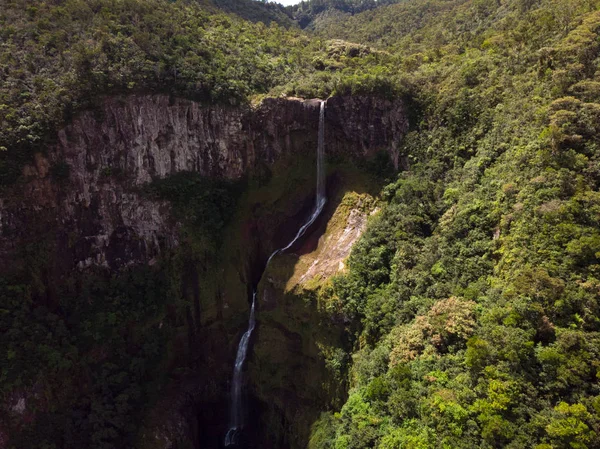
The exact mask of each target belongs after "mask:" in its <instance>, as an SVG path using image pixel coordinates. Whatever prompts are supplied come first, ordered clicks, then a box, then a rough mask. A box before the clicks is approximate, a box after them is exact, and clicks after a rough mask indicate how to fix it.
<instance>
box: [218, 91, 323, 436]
mask: <svg viewBox="0 0 600 449" xmlns="http://www.w3.org/2000/svg"><path fill="white" fill-rule="evenodd" d="M325 104H326V101H321V105H320V109H319V136H318V141H317V190H316V201H315V208H314V209H313V211H312V213H311V215H310V217H309V218H308V220H307V221H306V223H304V224H303V225H302V226H301V227H300V229H298V232H297V233H296V236H295V237H294V238H293V239H292V241H291V242H290V243H289V244H287V245H286V246H284V247H283V248H279V249H276V250H275V251H273V252H272V253H271V255H270V256H269V258H268V259H267V263H266V264H265V268H264V270H266V269H267V267H268V266H269V263H270V262H271V259H273V257H275V256H276V255H277V254H280V253H283V252H285V251H287V250H288V249H290V248H291V247H292V246H293V245H294V243H296V242H297V241H298V239H300V237H302V236H303V235H304V233H305V232H306V230H307V229H308V228H309V227H310V226H311V225H312V224H313V223H314V222H315V220H316V219H317V217H318V216H319V215H320V214H321V212H322V211H323V208H324V207H325V203H326V202H327V197H326V195H325V161H324V159H325ZM264 270H263V273H264ZM255 310H256V289H255V290H254V291H253V293H252V306H251V307H250V318H249V320H248V329H247V330H246V332H245V333H244V335H243V336H242V339H241V340H240V343H239V345H238V350H237V355H236V358H235V365H234V368H233V380H232V384H231V408H230V410H231V411H230V417H229V430H228V431H227V434H226V435H225V447H232V446H237V445H238V444H239V437H240V434H241V432H242V429H243V427H244V413H243V407H242V405H243V404H242V381H243V371H242V370H243V367H244V362H245V361H246V356H247V353H248V344H249V342H250V337H251V336H252V331H253V330H254V327H255V326H256V316H255Z"/></svg>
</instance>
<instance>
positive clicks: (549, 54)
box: [310, 1, 600, 449]
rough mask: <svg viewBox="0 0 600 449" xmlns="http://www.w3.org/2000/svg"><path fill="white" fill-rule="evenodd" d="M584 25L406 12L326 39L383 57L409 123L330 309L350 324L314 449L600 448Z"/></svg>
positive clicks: (592, 127) (550, 15) (362, 18)
mask: <svg viewBox="0 0 600 449" xmlns="http://www.w3.org/2000/svg"><path fill="white" fill-rule="evenodd" d="M595 8H596V6H595V5H593V4H590V3H585V2H581V3H580V2H569V3H568V4H567V3H566V2H539V3H535V2H530V3H522V2H514V3H499V2H470V1H467V2H464V1H461V2H410V3H403V4H398V5H392V6H387V7H384V8H380V9H376V10H373V11H368V12H364V13H361V14H358V15H354V16H353V17H347V18H344V19H343V20H341V21H337V22H336V21H332V22H330V23H328V25H327V26H326V27H323V28H321V29H320V30H319V33H320V35H321V36H325V37H327V38H340V39H349V40H353V41H355V42H359V43H361V44H365V45H370V46H374V47H377V48H379V49H381V50H384V51H387V52H390V53H391V54H392V55H393V56H392V57H393V58H394V60H395V61H396V64H397V65H396V67H397V73H398V74H397V75H396V76H397V77H398V79H399V80H401V82H404V83H407V84H408V85H411V86H414V90H412V92H413V93H415V94H416V96H415V97H416V99H417V101H416V103H417V104H419V105H420V108H419V110H420V123H419V124H418V126H417V127H416V128H415V130H414V132H412V133H411V134H410V135H409V136H408V138H407V139H406V140H405V141H404V145H403V146H402V147H401V150H400V153H401V154H402V155H405V156H406V157H408V160H409V161H410V169H409V170H408V171H406V172H404V173H402V174H401V175H400V176H399V178H398V180H397V181H396V182H394V183H392V184H390V185H389V186H388V187H386V188H385V189H384V197H385V198H387V200H388V204H387V206H385V207H384V208H383V210H382V212H381V214H379V215H378V218H377V219H376V220H375V222H374V223H372V225H371V226H370V227H369V229H368V231H367V233H366V235H365V237H364V238H363V240H362V241H361V242H360V243H359V244H358V246H357V247H356V248H355V250H354V251H353V254H352V256H351V257H350V260H349V262H348V267H349V272H348V274H346V275H345V276H341V277H338V278H336V279H335V280H334V282H333V289H332V290H330V291H324V292H323V294H324V298H323V299H322V300H323V301H331V302H332V303H333V304H337V305H338V307H339V311H340V313H341V314H344V315H345V316H346V317H347V319H348V320H349V321H351V322H352V323H353V324H355V325H356V322H357V321H360V326H357V328H356V330H355V333H354V335H355V337H356V340H355V347H354V351H353V353H352V366H351V368H350V370H349V376H350V381H351V389H350V396H349V399H348V401H347V402H346V404H345V405H344V406H343V407H342V408H341V410H340V411H339V413H335V414H326V415H323V417H322V418H321V420H320V421H319V422H318V423H317V424H316V425H315V427H314V430H313V438H312V439H311V444H310V447H314V448H317V447H319V448H321V447H323V448H325V447H336V448H341V447H343V448H364V447H379V448H386V449H387V448H395V447H398V448H400V447H452V448H459V447H464V448H473V447H515V448H517V447H519V448H520V447H537V448H551V447H552V448H562V447H582V448H583V447H590V448H591V447H596V446H598V445H599V444H600V440H599V436H600V433H599V431H600V421H599V418H598V413H599V411H600V407H599V404H600V402H599V400H600V396H598V395H599V393H600V390H599V386H598V381H597V375H598V371H597V370H598V368H597V363H598V354H599V352H598V351H599V350H600V346H599V340H598V338H599V336H600V334H599V333H598V331H600V328H599V322H598V307H599V302H598V301H599V300H600V297H599V292H598V290H597V288H596V286H597V283H598V262H599V259H598V257H599V256H600V253H599V250H600V246H598V242H599V241H600V240H599V238H600V234H599V231H598V225H599V220H600V216H599V215H598V213H597V212H598V201H599V197H598V171H597V164H598V162H597V161H598V156H599V155H598V138H599V137H600V134H599V129H598V126H597V123H598V118H599V117H598V115H597V114H598V111H600V103H598V102H599V101H600V90H599V89H598V87H599V86H600V84H599V82H598V80H599V76H600V75H599V72H598V62H599V59H598V55H599V50H600V47H599V44H598V42H599V32H600V15H599V14H598V13H597V12H596V11H594V9H595ZM332 76H335V75H332Z"/></svg>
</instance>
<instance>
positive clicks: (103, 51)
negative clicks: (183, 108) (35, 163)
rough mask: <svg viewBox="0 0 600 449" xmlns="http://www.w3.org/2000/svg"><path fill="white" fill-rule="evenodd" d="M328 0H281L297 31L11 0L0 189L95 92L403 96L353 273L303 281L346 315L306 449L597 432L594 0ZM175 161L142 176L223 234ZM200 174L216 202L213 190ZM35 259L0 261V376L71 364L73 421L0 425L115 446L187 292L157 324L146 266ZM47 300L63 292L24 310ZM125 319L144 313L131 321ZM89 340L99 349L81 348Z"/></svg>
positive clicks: (126, 437)
mask: <svg viewBox="0 0 600 449" xmlns="http://www.w3.org/2000/svg"><path fill="white" fill-rule="evenodd" d="M322 5H323V3H317V2H309V3H305V4H303V5H302V6H300V7H297V8H296V9H294V8H292V9H291V10H288V12H289V14H290V17H292V18H295V19H297V20H304V21H306V23H304V25H306V24H307V23H308V21H310V28H311V31H310V32H303V31H301V30H300V29H298V28H296V27H295V26H293V24H290V23H288V22H287V20H288V19H284V18H280V19H277V20H278V21H280V22H281V23H284V24H285V25H287V27H288V28H285V27H283V26H280V25H278V24H277V23H275V22H276V21H277V20H275V19H273V20H271V19H269V20H268V21H269V22H272V23H271V24H270V25H269V26H268V27H267V26H265V25H264V24H262V23H260V21H258V22H257V23H250V22H247V21H245V20H243V19H241V18H240V17H236V16H235V14H230V15H225V14H223V13H222V12H220V11H218V10H217V9H215V7H214V6H212V5H208V4H206V5H203V4H200V3H195V2H184V1H179V2H167V1H163V0H150V1H141V0H128V1H123V2H121V1H111V0H94V1H83V0H68V1H64V2H48V3H41V2H40V3H38V2H35V3H34V2H30V1H24V0H13V1H11V2H8V4H7V8H3V10H2V11H0V124H1V126H0V150H1V151H2V152H3V153H4V154H0V184H9V183H13V182H14V181H15V180H16V179H17V178H18V177H19V176H20V167H21V164H22V163H23V160H24V159H26V158H27V157H29V155H30V153H31V151H32V150H33V149H37V148H40V145H41V144H42V143H43V142H45V141H46V140H47V139H48V138H51V136H52V134H51V132H50V131H51V130H52V129H54V128H55V127H57V126H58V125H59V124H60V123H61V122H63V121H64V120H66V119H67V118H68V116H69V114H70V113H72V112H73V111H76V110H77V109H78V108H81V107H84V106H90V105H91V104H93V100H94V98H96V96H97V95H102V94H106V93H110V92H115V91H117V92H122V91H131V92H134V91H136V90H151V91H169V92H173V93H174V94H180V95H186V96H190V97H194V98H199V99H202V100H203V101H207V102H208V101H210V102H216V101H219V102H237V103H239V102H246V101H249V100H250V99H251V98H252V97H253V96H255V95H265V94H271V95H280V94H286V95H300V96H313V95H314V96H321V97H326V96H328V95H338V94H355V93H370V94H373V95H379V96H388V97H396V96H404V97H405V98H407V100H410V104H411V108H412V112H413V117H412V130H411V132H410V133H409V134H408V135H407V136H406V139H405V140H404V142H403V145H402V147H401V148H400V150H401V153H402V157H403V158H404V159H405V160H406V161H407V164H406V165H407V167H406V168H407V170H404V171H403V172H401V173H400V174H399V175H398V176H397V179H395V180H394V181H393V182H391V183H390V184H389V185H388V186H387V187H385V188H384V189H383V191H382V199H383V202H384V203H385V204H384V206H383V207H382V210H381V212H380V213H379V214H378V215H377V216H376V217H373V218H372V219H371V221H370V224H369V226H368V229H367V232H366V234H365V236H364V237H363V238H362V239H361V240H360V241H359V242H358V243H357V245H356V247H355V249H354V250H353V253H352V255H351V256H350V258H349V260H348V263H347V271H346V272H345V273H344V274H343V275H339V276H337V277H335V278H334V279H332V280H331V281H330V282H329V283H327V284H326V285H325V287H324V288H322V289H321V290H320V291H319V301H318V303H319V304H321V305H322V307H323V308H324V310H325V311H326V312H327V313H328V314H330V315H331V316H332V317H334V318H335V319H336V322H342V323H347V333H348V335H349V341H350V343H349V344H348V345H347V347H346V353H345V354H339V353H336V359H337V360H344V361H348V360H351V363H346V362H344V363H331V364H330V365H331V367H332V369H333V370H334V371H335V370H337V372H335V376H337V378H340V379H341V378H347V379H348V384H349V387H350V388H349V392H348V398H347V401H346V402H345V404H344V405H343V406H342V407H341V409H340V410H335V411H327V412H325V413H324V414H323V415H322V417H321V419H320V420H319V421H318V422H317V423H315V424H314V426H313V433H312V436H311V438H310V442H309V447H311V448H314V449H316V448H323V449H325V448H335V449H350V448H356V449H358V448H365V447H376V448H381V449H383V448H385V449H389V448H437V447H447V448H462V447H464V448H473V447H482V448H492V447H509V448H522V447H535V448H537V449H550V448H556V449H557V448H593V447H600V384H599V380H598V379H599V378H600V320H599V318H598V316H599V313H600V230H599V229H600V228H599V225H600V195H599V193H598V189H599V187H600V186H599V182H600V165H599V164H600V162H599V158H600V153H599V145H600V129H599V125H598V124H599V123H600V72H599V67H600V58H599V54H600V14H599V13H598V12H597V11H596V10H597V9H598V6H599V5H598V3H597V2H596V1H594V0H591V1H588V0H539V1H534V0H531V1H528V0H514V1H488V0H450V1H438V0H414V1H411V2H401V3H397V4H390V5H381V6H379V5H378V6H377V7H373V6H374V5H372V4H367V3H365V5H366V6H364V7H363V6H360V7H357V8H355V9H352V8H351V4H350V3H344V4H342V5H341V6H340V7H333V8H329V7H323V6H322ZM349 5H350V6H349ZM230 11H233V13H235V12H236V11H235V10H234V9H230ZM252 11H255V10H254V9H253V10H252ZM277 11H279V10H277ZM340 12H341V13H340ZM300 13H304V14H305V18H304V19H302V18H301V14H300ZM277 14H279V12H278V13H277ZM294 14H296V16H294ZM302 17H304V16H302ZM259 19H260V17H258V18H256V17H254V18H253V20H259ZM265 21H266V19H265ZM186 176H187V175H186ZM186 176H183V175H182V177H181V178H179V179H175V180H171V181H168V182H165V183H162V184H157V185H155V186H153V189H154V190H153V191H152V192H153V194H155V195H157V196H158V197H160V198H167V197H168V198H169V199H171V200H173V201H174V205H175V207H176V209H177V211H178V212H179V213H180V214H182V215H181V216H184V217H191V219H192V224H193V220H196V219H197V218H198V216H199V214H200V211H201V210H203V209H202V208H204V207H209V208H212V209H210V210H213V211H214V210H216V211H217V216H216V217H215V218H216V220H215V222H214V223H209V228H208V231H206V229H203V230H198V232H199V233H204V232H213V231H215V232H218V231H220V230H221V229H222V227H223V226H224V224H225V223H226V220H227V216H226V214H223V211H222V209H220V207H221V205H220V204H219V205H215V204H213V203H211V202H210V201H208V202H207V196H206V195H205V194H204V193H202V192H203V187H204V184H202V183H203V182H204V181H199V180H195V179H193V177H192V178H188V177H186ZM211 188H214V189H215V190H214V192H215V193H216V197H218V198H224V199H225V200H227V201H231V204H233V202H234V199H233V197H231V196H230V193H231V192H230V191H229V188H225V187H223V186H212V187H211ZM173 189H174V190H175V191H174V190H173ZM189 192H191V193H192V200H193V201H192V202H191V203H189V204H190V205H189V206H186V205H187V204H188V203H187V200H188V193H189ZM186 207H189V208H190V210H192V211H194V212H193V213H188V212H189V210H186ZM215 208H216V209H215ZM215 239H216V237H215ZM36 251H41V250H40V248H39V246H38V247H36V248H33V249H32V248H29V249H24V251H23V257H24V258H25V259H26V260H27V261H33V260H35V259H36V256H37V254H36ZM179 263H181V261H179ZM40 264H43V260H42V261H41V262H40V261H37V262H36V263H35V264H32V265H27V266H28V267H30V268H31V270H30V272H29V273H27V274H26V275H24V276H21V277H19V276H17V277H15V278H3V279H0V295H1V298H2V303H1V305H0V330H1V331H2V334H3V335H4V336H6V337H7V338H3V339H2V341H1V342H0V350H1V354H3V357H5V363H3V364H2V366H1V367H0V370H1V371H0V384H1V389H0V393H1V394H2V395H3V397H4V398H8V397H9V396H10V395H18V394H19V393H20V392H22V391H25V390H27V391H34V390H35V388H38V389H40V391H44V385H45V384H43V385H42V384H41V383H40V382H41V381H40V380H39V379H40V376H39V373H40V372H42V371H44V373H45V374H44V376H43V379H44V382H46V383H51V382H59V384H60V385H61V386H63V385H64V387H63V388H62V389H63V391H64V394H65V396H68V395H69V394H70V392H72V391H76V390H77V391H81V390H79V389H77V388H75V387H74V386H73V384H72V383H73V382H75V380H74V377H73V373H74V372H77V373H79V372H81V373H82V374H85V376H84V378H85V382H84V383H85V386H86V388H84V391H85V394H83V395H81V396H80V397H77V398H71V397H65V398H62V399H63V400H64V402H63V403H69V404H74V406H73V409H72V410H73V412H72V413H70V414H69V417H68V420H69V421H67V422H68V423H70V424H68V425H67V427H66V429H67V431H66V432H58V433H57V432H56V428H58V426H59V424H57V422H58V420H62V419H63V416H62V415H61V414H60V413H55V411H53V410H52V409H51V408H50V410H51V411H52V413H49V415H52V416H47V417H45V418H47V419H45V418H41V417H37V419H36V420H35V424H34V425H33V426H29V427H28V425H27V422H26V420H23V421H24V422H16V421H14V420H13V421H11V422H8V423H5V424H6V425H7V426H9V427H10V428H11V429H17V428H22V429H24V430H23V432H22V434H21V436H19V437H18V438H17V439H16V440H13V442H12V444H13V445H16V447H25V446H27V445H28V444H29V445H31V444H32V441H34V439H35V438H36V435H40V434H43V435H45V439H44V440H43V442H44V444H46V445H47V447H52V445H53V444H54V445H55V447H75V446H77V445H78V444H79V447H81V441H80V440H79V439H78V438H80V437H81V435H87V437H86V438H88V439H86V440H85V444H86V445H88V446H89V447H115V446H116V447H125V446H128V445H130V444H132V441H133V440H134V439H135V432H136V427H135V426H136V423H137V421H136V420H135V419H133V420H132V419H131V417H132V416H134V417H137V416H138V414H139V410H140V407H141V405H140V404H144V403H147V402H148V401H149V399H148V397H149V396H150V395H151V393H152V391H153V384H152V382H155V381H157V380H156V379H160V376H161V375H163V374H164V372H160V369H162V367H157V368H156V369H157V370H158V371H153V369H152V368H150V367H149V365H151V364H152V363H153V362H154V361H156V360H161V354H162V355H164V353H165V351H166V350H165V348H164V345H165V342H167V341H170V340H169V339H170V338H171V337H172V334H169V332H172V333H175V330H174V328H175V327H177V325H180V324H181V323H180V322H179V321H178V320H180V319H181V316H185V313H186V306H187V307H189V304H187V303H185V301H183V303H182V304H181V307H182V310H183V315H177V314H176V317H174V318H172V320H173V321H172V322H173V327H172V328H170V327H169V326H166V327H164V328H163V327H159V325H158V321H160V320H158V321H156V320H157V317H158V318H160V317H163V316H165V315H166V311H164V310H163V309H164V308H166V304H165V302H164V301H165V299H164V298H166V297H168V295H170V294H171V293H172V292H173V289H174V288H175V287H173V285H172V284H170V283H169V282H167V280H165V279H164V278H163V277H162V276H163V275H164V273H162V274H161V271H160V270H156V271H157V273H155V272H154V271H153V269H151V268H148V269H147V270H150V271H145V270H146V269H142V270H141V271H140V272H139V273H141V274H139V273H138V271H132V272H131V273H126V274H123V275H122V276H123V277H117V278H114V279H113V278H110V279H104V278H103V279H102V282H99V281H98V282H96V278H93V279H91V280H89V281H87V280H86V282H84V283H82V284H81V285H74V286H70V288H65V291H60V292H50V293H46V292H47V291H48V289H47V288H46V287H45V283H47V281H48V277H49V276H50V275H51V274H50V273H49V272H48V271H45V270H44V269H42V268H39V267H40ZM38 268H39V269H38ZM180 269H181V267H176V268H173V270H180ZM140 276H141V277H140ZM150 282H152V283H150ZM40 292H44V293H43V294H40ZM33 293H36V295H34V294H33ZM46 294H47V295H48V297H52V298H56V297H60V298H61V299H60V301H59V304H60V307H58V308H56V307H54V308H53V309H52V310H50V309H49V308H48V307H46V305H40V303H41V304H43V299H40V298H43V297H44V295H46ZM156 295H160V298H158V297H157V296H156ZM34 297H35V300H36V301H37V302H36V303H34ZM105 309H111V310H119V311H120V312H119V314H117V315H115V314H114V313H108V312H106V310H105ZM190 313H191V312H190ZM32 318H33V319H32ZM131 322H144V323H148V326H149V327H147V328H145V329H141V330H140V333H139V334H137V335H135V336H134V335H133V334H131V335H130V334H128V333H127V332H129V331H128V329H135V328H134V327H131V328H130V327H129V323H131ZM160 329H162V330H160ZM119 332H121V333H119ZM123 335H125V336H126V337H127V338H125V339H124V338H123ZM94 342H96V343H94ZM97 342H102V343H103V344H102V345H101V346H99V345H98V344H97ZM90 348H95V349H96V350H97V351H100V352H99V353H97V354H93V355H90V356H89V357H90V360H89V361H88V360H84V361H77V360H78V359H79V358H80V356H81V354H86V353H87V352H86V350H89V349H90ZM98 348H99V349H98ZM161 351H162V352H161ZM132 354H134V355H135V356H134V357H132V356H131V355H132ZM164 369H165V370H166V369H167V368H166V367H165V368H164ZM65 372H68V373H70V374H69V376H65V375H64V373H65ZM48 373H49V374H48ZM61 382H62V383H61ZM69 382H71V383H69ZM36 394H37V393H36ZM40 396H42V393H40ZM61 422H63V421H61ZM36 426H37V427H36ZM40 426H41V427H40ZM44 426H46V427H47V428H45V427H44ZM42 427H44V428H42ZM60 428H61V429H62V430H63V431H64V429H65V427H64V426H63V427H60ZM53 429H54V430H53Z"/></svg>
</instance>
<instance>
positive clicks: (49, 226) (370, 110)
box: [0, 95, 408, 271]
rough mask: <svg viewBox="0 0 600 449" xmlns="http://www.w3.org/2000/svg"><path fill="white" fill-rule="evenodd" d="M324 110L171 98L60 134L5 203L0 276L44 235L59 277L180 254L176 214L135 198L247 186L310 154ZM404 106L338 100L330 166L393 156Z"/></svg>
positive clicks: (87, 116)
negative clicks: (232, 182)
mask: <svg viewBox="0 0 600 449" xmlns="http://www.w3.org/2000/svg"><path fill="white" fill-rule="evenodd" d="M318 109H319V102H318V100H308V101H303V100H300V99H267V100H264V101H263V102H262V103H261V104H260V105H259V106H258V107H256V108H253V109H252V108H244V107H237V108H232V107H224V106H204V105H201V104H199V103H195V102H192V101H188V100H184V99H173V98H170V97H168V96H165V95H146V96H128V97H111V98H107V99H105V100H104V101H103V102H102V103H101V104H100V106H99V107H98V108H97V109H96V110H93V111H86V112H83V113H81V114H79V115H78V116H77V117H76V118H75V119H74V120H73V121H72V123H70V124H68V125H67V126H66V127H65V128H63V129H62V130H60V131H59V132H58V135H57V139H56V143H55V144H54V145H52V146H51V147H50V148H48V151H47V152H46V154H44V155H42V154H38V155H36V157H35V162H34V163H33V164H31V165H29V166H26V167H25V169H24V175H25V178H26V182H25V183H24V184H22V185H19V186H18V187H16V188H15V190H14V192H9V194H8V195H6V197H5V198H0V268H2V267H6V264H10V261H11V258H12V257H11V254H12V253H13V252H14V251H16V250H17V249H18V248H19V247H22V245H23V242H25V241H29V240H32V239H33V240H35V239H36V238H39V236H40V232H41V233H43V234H45V235H47V234H48V233H49V232H50V230H55V232H53V233H51V234H52V235H48V238H49V239H50V240H51V241H53V242H54V243H55V244H56V248H57V267H56V269H58V270H60V271H62V270H69V269H72V268H74V267H78V268H79V269H83V268H85V267H88V266H92V265H97V266H105V267H108V268H111V269H115V268H118V267H121V266H124V265H127V264H131V263H140V262H142V263H145V262H148V261H151V260H152V259H153V258H154V257H155V256H157V255H158V254H159V253H160V252H161V251H163V250H164V249H166V248H170V247H173V246H175V245H177V243H178V236H177V223H174V222H173V221H172V220H171V219H170V215H169V205H168V204H167V203H164V202H160V201H151V200H149V199H147V198H145V197H144V196H143V195H142V194H140V191H139V187H141V186H143V185H144V184H146V183H148V182H150V181H151V180H152V179H154V178H156V177H159V178H162V177H166V176H168V175H170V174H173V173H176V172H180V171H195V172H199V173H201V174H203V175H206V176H209V177H219V178H227V179H240V178H242V177H243V176H244V175H245V174H248V173H251V172H253V171H256V170H259V169H260V168H261V167H264V166H269V165H270V164H272V163H273V162H275V161H276V160H277V159H279V158H281V157H282V156H284V155H293V154H296V153H307V154H311V153H313V152H314V151H315V145H316V140H317V127H318ZM407 128H408V122H407V119H406V114H405V111H404V108H403V105H402V104H401V103H399V102H389V101H385V100H380V99H374V98H369V97H347V98H332V99H330V100H329V101H328V105H327V110H326V134H325V136H326V147H327V154H328V156H342V157H344V158H360V157H364V156H368V155H369V154H371V153H373V152H374V151H376V150H387V151H388V152H389V153H390V155H391V157H392V160H393V161H394V163H395V164H396V165H397V163H398V156H397V148H398V143H399V142H400V140H401V138H402V135H403V134H404V133H406V131H407Z"/></svg>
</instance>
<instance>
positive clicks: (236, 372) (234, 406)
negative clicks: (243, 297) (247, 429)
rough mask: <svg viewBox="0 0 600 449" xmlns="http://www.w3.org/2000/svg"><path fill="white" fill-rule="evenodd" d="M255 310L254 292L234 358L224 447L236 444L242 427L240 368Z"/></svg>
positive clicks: (244, 356)
mask: <svg viewBox="0 0 600 449" xmlns="http://www.w3.org/2000/svg"><path fill="white" fill-rule="evenodd" d="M255 308H256V291H254V295H253V296H252V307H250V319H249V320H248V330H247V331H246V332H245V333H244V335H242V339H241V340H240V344H239V346H238V350H237V355H236V356H235V366H234V367H233V382H232V384H231V415H230V416H229V422H230V427H229V430H228V431H227V435H225V446H232V445H234V444H237V437H238V433H239V431H240V430H241V428H242V426H243V425H244V416H243V412H242V368H243V367H244V361H245V360H246V354H247V352H248V343H249V342H250V336H251V335H252V331H253V330H254V326H255V325H256V317H255V315H254V310H255Z"/></svg>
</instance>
